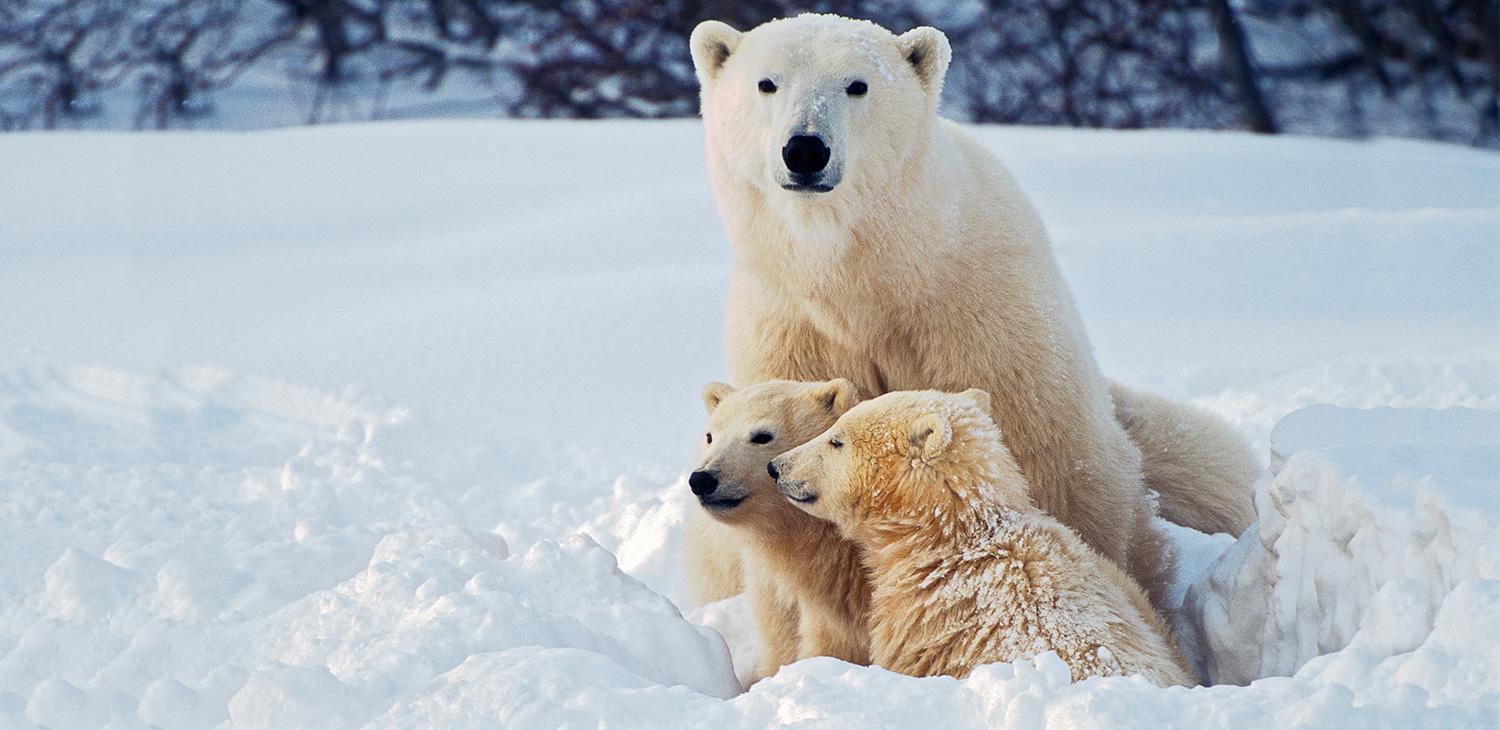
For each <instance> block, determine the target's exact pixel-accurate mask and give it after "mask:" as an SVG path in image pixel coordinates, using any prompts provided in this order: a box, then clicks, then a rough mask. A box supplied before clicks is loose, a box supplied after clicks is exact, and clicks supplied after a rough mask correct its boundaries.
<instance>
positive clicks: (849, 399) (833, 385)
mask: <svg viewBox="0 0 1500 730" xmlns="http://www.w3.org/2000/svg"><path fill="white" fill-rule="evenodd" d="M808 396H809V397H810V398H812V399H813V400H815V401H817V403H818V404H819V405H821V406H822V407H823V409H824V410H826V411H828V412H829V413H832V414H833V415H834V416H842V415H844V412H845V411H848V410H849V409H850V408H853V407H854V406H856V405H858V404H859V388H857V387H855V385H854V383H853V382H851V381H849V380H846V379H844V378H834V379H833V380H830V381H828V382H826V383H818V384H817V385H814V386H813V388H812V390H811V391H810V392H809V394H808Z"/></svg>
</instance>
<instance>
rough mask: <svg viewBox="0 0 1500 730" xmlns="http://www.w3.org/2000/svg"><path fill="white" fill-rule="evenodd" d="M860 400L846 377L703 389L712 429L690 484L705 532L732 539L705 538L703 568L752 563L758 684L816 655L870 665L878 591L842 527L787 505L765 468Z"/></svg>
mask: <svg viewBox="0 0 1500 730" xmlns="http://www.w3.org/2000/svg"><path fill="white" fill-rule="evenodd" d="M859 399H860V398H859V393H858V392H857V391H856V390H855V387H854V384H853V383H851V382H849V381H848V380H842V379H839V380H833V381H830V382H825V383H794V382H789V381H771V382H767V383H760V384H757V385H753V386H750V387H747V388H743V389H740V390H735V389H734V388H732V387H730V386H728V385H725V384H723V383H709V384H708V385H706V386H704V388H703V404H704V406H705V407H706V408H707V409H708V416H709V420H708V428H707V429H706V432H705V433H704V439H703V454H702V459H701V461H700V462H699V465H698V468H697V469H695V470H693V472H692V474H691V475H690V476H689V477H688V484H689V486H690V487H691V488H692V491H693V494H694V495H695V496H696V497H697V498H698V502H699V504H700V505H702V507H703V512H704V513H705V514H706V515H707V516H708V517H710V518H711V519H712V520H713V522H712V523H708V524H699V526H698V527H697V528H696V529H700V530H706V529H711V528H710V527H709V525H710V524H712V525H717V526H720V527H721V529H720V532H723V533H727V534H722V535H720V536H719V537H718V538H716V539H712V540H711V541H710V540H700V541H699V547H700V548H701V549H703V550H704V551H705V553H706V554H705V555H702V556H699V557H700V560H698V561H695V562H698V563H700V564H701V563H717V564H724V563H728V562H731V561H733V562H734V563H737V564H739V565H742V566H743V580H744V583H745V586H746V591H747V593H748V594H749V598H750V605H751V607H752V610H753V611H754V612H755V621H756V626H757V628H759V630H760V635H761V641H762V644H763V646H764V648H763V650H762V652H761V658H760V663H759V664H758V665H757V666H756V667H755V669H754V670H753V674H752V677H751V681H752V682H754V681H757V680H759V679H762V678H764V677H768V676H770V675H772V674H775V673H776V670H777V669H779V668H780V667H781V666H782V665H785V664H790V663H791V662H794V661H796V660H798V659H803V658H806V657H810V656H832V657H837V658H839V659H843V660H845V661H848V662H853V663H856V664H868V663H869V662H870V656H869V632H868V631H867V630H866V629H865V613H866V612H867V610H868V606H869V600H870V586H869V582H868V581H867V580H865V574H864V569H863V567H862V566H861V564H860V560H859V555H858V553H857V551H856V550H855V548H854V546H853V545H852V544H851V543H850V542H849V541H848V540H845V539H844V538H842V537H840V536H839V534H838V532H837V530H835V529H834V527H833V525H831V524H829V523H827V522H824V521H822V520H819V519H816V518H813V517H809V516H808V515H807V514H805V513H803V512H802V511H801V510H798V509H797V508H796V507H794V506H792V505H791V504H790V503H789V502H787V501H786V499H784V498H782V496H781V494H780V493H778V492H777V491H776V484H775V482H774V481H772V479H771V476H770V474H769V473H768V472H767V470H766V465H767V463H768V462H770V460H771V459H772V457H775V456H776V455H778V454H780V453H782V452H784V451H786V450H787V449H790V448H792V447H793V446H798V445H801V444H802V443H804V442H806V441H807V440H808V439H810V438H812V437H813V436H815V435H817V434H819V433H821V432H822V431H823V430H824V429H826V428H828V427H829V426H832V425H833V423H834V421H835V420H837V419H838V417H839V416H840V415H843V413H844V412H845V411H847V410H849V408H850V407H852V406H853V405H854V404H855V403H857V402H859ZM704 522H706V521H704ZM814 555H815V556H817V557H816V559H812V560H810V559H809V556H814Z"/></svg>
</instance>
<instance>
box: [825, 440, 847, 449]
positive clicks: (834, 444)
mask: <svg viewBox="0 0 1500 730" xmlns="http://www.w3.org/2000/svg"><path fill="white" fill-rule="evenodd" d="M828 445H829V446H832V447H833V448H835V449H842V448H844V442H843V441H840V440H838V439H836V438H834V439H828Z"/></svg>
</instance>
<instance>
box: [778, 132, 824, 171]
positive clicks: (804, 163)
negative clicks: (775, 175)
mask: <svg viewBox="0 0 1500 730" xmlns="http://www.w3.org/2000/svg"><path fill="white" fill-rule="evenodd" d="M832 154H833V153H832V151H830V150H829V149H828V145H826V144H823V140H822V139H821V138H819V137H814V136H812V135H810V134H799V135H796V136H794V137H792V138H791V139H790V140H788V141H787V143H786V146H785V147H782V148H781V160H782V162H785V163H786V169H788V170H791V171H792V172H794V173H796V174H798V175H811V174H813V173H817V172H822V171H823V168H825V167H828V158H829V157H831V156H832Z"/></svg>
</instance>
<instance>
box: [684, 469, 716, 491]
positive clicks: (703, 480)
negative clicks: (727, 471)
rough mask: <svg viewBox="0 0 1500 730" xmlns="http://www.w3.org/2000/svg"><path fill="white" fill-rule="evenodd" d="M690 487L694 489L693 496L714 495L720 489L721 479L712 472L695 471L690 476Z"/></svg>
mask: <svg viewBox="0 0 1500 730" xmlns="http://www.w3.org/2000/svg"><path fill="white" fill-rule="evenodd" d="M688 486H689V487H692V488H693V494H696V495H698V496H700V497H702V496H703V495H705V494H713V491H714V490H715V489H718V488H719V477H718V476H716V475H714V473H713V472H711V471H695V472H693V473H692V474H689V475H688Z"/></svg>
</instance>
